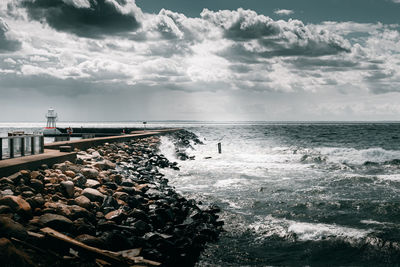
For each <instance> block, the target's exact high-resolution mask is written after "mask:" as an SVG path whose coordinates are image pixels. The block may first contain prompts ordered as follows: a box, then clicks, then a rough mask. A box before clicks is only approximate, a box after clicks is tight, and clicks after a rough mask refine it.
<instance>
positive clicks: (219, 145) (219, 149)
mask: <svg viewBox="0 0 400 267" xmlns="http://www.w3.org/2000/svg"><path fill="white" fill-rule="evenodd" d="M218 153H219V154H221V153H222V147H221V143H218Z"/></svg>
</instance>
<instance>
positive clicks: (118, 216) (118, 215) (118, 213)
mask: <svg viewBox="0 0 400 267" xmlns="http://www.w3.org/2000/svg"><path fill="white" fill-rule="evenodd" d="M126 217H127V216H126V214H125V213H124V211H123V210H122V209H118V210H114V211H110V212H109V213H107V214H106V215H105V216H104V218H106V219H107V220H113V221H115V222H117V223H120V222H121V221H123V220H124V219H126Z"/></svg>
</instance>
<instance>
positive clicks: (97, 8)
mask: <svg viewBox="0 0 400 267" xmlns="http://www.w3.org/2000/svg"><path fill="white" fill-rule="evenodd" d="M21 4H22V6H23V7H25V8H26V9H27V11H28V14H29V16H30V18H31V19H34V20H38V21H45V22H47V23H48V24H49V25H50V26H51V27H52V28H54V29H56V30H59V31H66V32H70V33H74V34H76V35H79V36H82V37H90V38H99V37H102V36H104V35H117V34H122V33H125V32H129V31H133V30H135V29H137V28H138V27H139V26H140V23H139V19H138V15H139V14H138V13H140V9H139V8H138V7H137V6H136V5H135V2H134V1H133V0H23V1H22V3H21Z"/></svg>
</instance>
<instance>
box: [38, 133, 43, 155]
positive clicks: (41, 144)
mask: <svg viewBox="0 0 400 267" xmlns="http://www.w3.org/2000/svg"><path fill="white" fill-rule="evenodd" d="M39 143H40V153H43V152H44V136H43V135H41V136H40V142H39Z"/></svg>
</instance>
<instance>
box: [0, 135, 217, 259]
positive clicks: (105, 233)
mask: <svg viewBox="0 0 400 267" xmlns="http://www.w3.org/2000/svg"><path fill="white" fill-rule="evenodd" d="M170 136H171V138H175V139H176V140H178V141H177V144H185V143H186V144H187V143H188V142H189V140H186V141H184V139H185V131H178V132H175V133H172V134H170ZM187 136H188V138H192V137H191V135H189V134H188V135H187ZM158 146H159V138H158V137H157V136H149V137H140V139H139V138H138V139H136V140H128V139H126V140H120V141H119V142H116V143H103V144H100V145H96V146H93V147H91V148H89V149H86V150H81V151H80V152H78V153H77V160H76V161H75V162H70V161H66V162H63V163H59V164H55V165H53V166H46V165H42V166H41V167H40V168H39V169H37V170H31V171H28V170H20V171H19V172H17V173H15V174H13V175H10V176H7V177H3V178H1V179H0V194H1V196H0V214H1V215H2V216H0V232H1V234H2V236H4V238H2V239H0V247H1V250H0V251H1V252H0V254H1V255H0V263H1V264H2V265H4V264H8V265H9V266H10V265H11V266H49V265H51V266H73V265H74V266H99V264H103V265H104V266H106V265H107V263H109V264H113V265H115V261H117V263H118V264H119V265H127V266H128V265H132V264H141V265H158V263H161V265H163V266H191V265H194V264H195V262H196V260H197V258H198V256H199V255H200V252H201V251H202V250H203V248H204V245H205V244H206V243H207V242H209V241H213V240H216V239H217V238H218V235H219V233H220V231H221V230H222V224H223V223H222V222H220V221H218V215H217V213H218V212H219V208H218V207H216V206H210V207H208V208H205V209H200V208H199V206H198V204H197V203H196V202H195V201H194V200H187V199H186V198H184V197H182V196H181V195H179V194H178V193H176V192H175V190H174V189H173V188H172V187H170V186H169V185H168V180H167V179H166V178H165V177H164V175H163V174H162V173H160V172H159V169H160V168H171V169H175V170H178V169H179V167H178V164H177V163H174V162H170V161H169V160H168V159H167V158H165V157H164V156H163V155H161V154H160V153H159V151H158ZM180 153H182V152H180ZM181 156H182V155H181ZM0 176H1V175H0ZM49 228H50V229H52V230H53V231H56V233H57V232H58V233H60V234H61V233H62V234H64V235H65V236H66V237H69V238H72V239H73V241H74V242H73V244H74V245H71V242H67V239H66V237H64V236H60V235H58V238H54V237H55V236H54V233H53V232H51V233H49ZM81 244H85V245H86V247H85V246H80V245H81ZM88 247H89V248H90V249H88ZM110 255H111V256H110ZM113 261H114V262H113Z"/></svg>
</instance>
